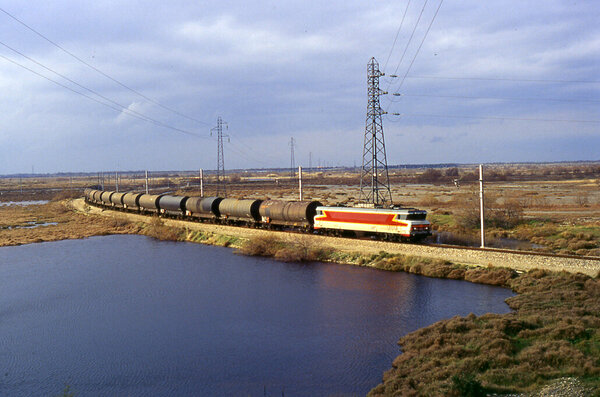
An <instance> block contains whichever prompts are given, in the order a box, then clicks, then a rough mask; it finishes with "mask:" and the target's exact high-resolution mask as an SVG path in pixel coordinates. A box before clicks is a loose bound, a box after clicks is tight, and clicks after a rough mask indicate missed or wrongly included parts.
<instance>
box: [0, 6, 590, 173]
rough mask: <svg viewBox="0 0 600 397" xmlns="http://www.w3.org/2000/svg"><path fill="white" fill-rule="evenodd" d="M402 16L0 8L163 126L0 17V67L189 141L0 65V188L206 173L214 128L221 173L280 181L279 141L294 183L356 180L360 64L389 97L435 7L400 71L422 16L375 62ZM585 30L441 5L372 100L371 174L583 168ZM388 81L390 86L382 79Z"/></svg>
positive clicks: (521, 12) (567, 18) (514, 13)
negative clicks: (271, 171) (462, 167)
mask: <svg viewBox="0 0 600 397" xmlns="http://www.w3.org/2000/svg"><path fill="white" fill-rule="evenodd" d="M406 1H407V0H402V1H397V0H396V1H385V0H384V1H377V2H366V1H359V0H357V1H331V2H307V1H285V2H280V1H254V2H247V1H220V2H189V1H170V2H164V1H126V2H122V1H101V0H100V1H96V2H79V1H59V0H54V1H52V2H39V1H35V0H34V1H31V2H26V3H25V2H17V1H6V2H3V4H2V5H1V6H0V7H1V8H2V9H3V10H4V11H6V12H8V13H10V14H11V15H13V16H14V17H16V18H18V19H19V20H21V21H23V22H25V23H26V24H27V25H29V26H30V27H32V28H33V29H35V30H37V31H38V32H40V33H42V34H43V35H45V36H46V37H47V38H49V39H50V40H52V41H54V42H55V43H57V44H59V45H60V46H62V47H63V48H65V49H67V50H68V51H70V52H72V53H73V54H75V55H77V56H78V57H80V58H81V59H82V60H84V61H85V62H88V63H89V64H91V65H93V66H94V67H96V68H98V69H100V70H102V71H103V72H104V73H106V74H108V75H110V76H111V77H113V78H114V79H117V80H118V81H120V82H121V83H123V84H125V85H127V86H128V87H131V88H133V89H134V90H136V91H138V92H140V93H142V94H143V95H144V96H146V97H148V98H151V99H152V100H154V101H157V102H159V103H160V104H162V105H164V106H166V107H168V108H171V109H174V110H176V111H177V112H178V113H179V114H178V113H174V112H171V111H168V110H166V109H164V108H162V107H160V106H157V105H156V104H154V103H152V102H149V101H147V100H146V99H144V98H143V97H141V96H139V95H136V94H135V93H133V92H131V91H129V90H127V89H125V88H123V87H122V86H120V85H118V84H116V83H115V82H114V81H111V80H110V79H108V78H106V77H104V76H102V75H101V74H99V73H97V72H95V71H93V70H92V69H90V68H89V67H87V66H85V65H84V64H82V63H81V62H79V61H77V60H76V59H74V58H72V57H71V56H69V55H68V54H66V53H64V52H63V51H61V50H60V49H59V48H57V47H55V46H53V45H52V44H51V43H49V42H48V41H45V40H44V39H42V38H40V37H39V36H37V35H36V34H35V33H33V32H32V31H31V30H28V29H27V28H26V27H24V26H23V25H21V24H19V23H18V22H16V21H15V20H14V19H12V18H10V17H9V16H8V15H7V14H6V13H3V12H0V42H1V44H3V45H0V55H1V56H2V57H6V58H8V59H10V60H12V61H14V62H18V63H19V64H21V65H23V66H26V67H27V68H29V69H31V70H33V71H35V72H37V73H39V74H42V75H44V76H46V77H48V78H51V79H53V80H56V81H58V82H60V83H61V84H63V85H65V86H68V87H70V88H72V89H73V90H76V91H79V92H83V93H85V94H86V95H88V96H90V97H93V98H95V99H96V100H97V101H100V102H104V103H107V102H106V99H103V98H100V97H97V96H96V95H94V94H92V93H90V92H87V91H85V90H84V89H82V88H81V87H78V86H77V85H74V84H72V83H71V82H69V81H67V80H64V79H62V78H61V77H59V76H57V75H56V74H53V73H52V72H50V71H48V70H47V69H44V68H43V67H41V66H39V65H38V64H36V63H33V62H31V61H30V60H28V59H25V58H23V57H22V56H21V55H18V54H17V53H15V52H13V51H12V50H10V49H9V48H8V47H6V46H9V47H12V48H13V49H15V50H18V51H19V52H21V53H23V54H25V55H27V56H28V57H30V58H32V59H34V60H35V61H37V62H39V63H40V64H42V65H44V66H46V67H47V68H49V69H52V70H53V71H55V72H57V73H60V74H61V75H64V76H67V77H68V78H69V79H71V80H73V81H75V82H77V83H79V84H80V85H82V86H84V87H86V88H88V89H91V90H93V91H95V92H97V93H100V94H101V95H102V96H104V97H105V98H108V99H110V100H111V101H114V102H116V103H118V104H120V105H122V106H123V107H124V108H126V109H128V110H130V111H133V112H135V113H134V114H136V115H138V116H140V115H145V116H147V117H150V118H152V119H154V120H156V121H157V122H159V123H161V124H164V125H168V126H171V127H173V128H176V129H179V130H183V131H185V132H190V133H191V134H188V133H183V132H178V131H175V130H173V129H168V128H164V127H161V126H159V125H156V123H151V122H147V121H144V120H141V119H140V118H135V117H131V116H130V115H128V114H127V112H126V111H124V110H123V109H121V110H115V109H111V108H109V107H107V106H102V105H100V104H99V103H97V102H94V101H92V100H90V99H88V98H86V97H83V96H81V95H77V94H75V93H73V92H71V91H69V90H67V89H65V88H63V87H60V86H58V85H56V84H54V83H52V82H50V81H48V80H46V79H44V78H42V77H40V76H39V75H37V74H34V73H32V72H31V71H29V70H26V69H24V68H22V67H20V66H17V65H15V64H14V63H11V62H10V61H8V60H7V59H6V58H0V90H1V92H2V95H1V96H0V108H1V109H2V111H1V113H0V114H1V116H0V174H11V173H24V172H31V169H32V167H33V168H34V170H35V172H61V171H102V170H105V171H108V170H115V169H118V170H139V169H150V170H165V169H169V170H175V169H186V170H189V169H198V168H204V169H214V168H215V166H216V141H215V139H214V137H211V136H210V128H211V127H212V126H214V125H215V124H216V119H217V117H218V116H222V117H223V119H224V120H225V121H227V122H228V125H229V129H228V130H227V133H228V135H229V136H230V141H231V142H227V143H226V146H225V166H226V168H228V169H232V168H264V167H287V166H289V162H290V160H289V158H290V152H289V146H288V142H289V139H290V137H294V138H295V140H296V142H297V148H296V153H295V157H296V165H304V166H308V162H309V155H312V165H313V166H316V165H318V164H319V163H320V164H322V165H332V166H333V165H353V164H357V165H360V161H361V157H362V144H363V135H364V127H365V126H364V124H365V112H366V105H367V98H366V65H367V62H368V61H369V59H370V58H371V57H373V56H374V57H376V58H377V60H378V61H379V63H380V66H381V68H382V69H384V67H385V70H384V71H385V72H386V74H387V75H388V76H386V77H382V79H381V87H382V88H383V89H388V90H389V92H390V94H391V93H393V92H398V89H399V82H400V81H401V80H402V77H403V76H404V75H405V73H406V72H407V70H408V67H409V64H410V62H411V61H412V59H413V57H414V55H415V53H416V51H417V47H418V46H419V44H420V43H421V40H422V38H423V36H424V34H425V30H426V29H427V26H428V25H429V23H430V21H431V20H432V18H433V15H434V13H435V11H436V8H437V7H438V5H439V0H432V1H429V2H428V3H427V6H426V7H425V9H424V12H423V15H422V17H421V21H420V23H419V24H418V26H417V29H416V31H415V34H414V38H413V40H412V41H411V43H410V45H409V46H408V48H407V50H406V55H405V57H404V59H403V61H402V63H400V59H401V56H402V53H403V51H404V49H405V46H406V44H407V42H408V38H409V36H410V34H411V32H412V29H413V26H415V23H416V21H417V18H418V17H419V13H420V11H421V9H422V7H423V4H424V1H425V0H413V1H412V2H411V4H410V7H409V9H408V13H407V18H406V20H405V22H404V25H403V27H402V29H401V31H400V35H399V36H398V40H397V43H396V45H395V47H394V50H393V52H391V56H390V57H389V61H387V60H388V56H389V55H390V50H391V48H392V43H393V41H394V37H395V35H396V32H397V30H398V27H399V26H400V21H401V20H402V15H403V13H404V10H405V7H406V4H407V3H406ZM598 20H600V3H598V2H595V1H588V2H575V3H574V2H567V1H546V0H544V1H542V0H539V1H527V2H524V1H513V2H506V1H485V2H482V1H477V0H468V1H462V0H461V1H456V0H446V1H444V3H443V4H442V6H441V8H440V11H439V14H438V15H437V17H436V18H435V21H434V23H433V25H432V27H431V31H430V32H429V34H428V36H427V38H426V40H425V42H424V44H423V47H422V48H421V50H420V52H419V54H418V56H417V57H416V59H415V61H414V64H413V65H412V68H411V70H410V72H409V73H408V75H407V78H406V80H405V81H404V83H403V84H402V87H401V89H400V93H402V94H403V96H399V97H398V96H392V95H387V96H384V97H382V99H381V101H382V106H383V108H384V109H385V110H387V111H388V112H389V113H390V114H388V115H386V116H384V120H383V122H384V128H385V137H386V143H387V149H388V163H390V164H405V163H410V164H415V163H447V162H461V163H466V162H468V163H471V162H483V163H486V162H513V161H563V160H599V159H600V155H599V154H598V153H599V152H600V151H599V150H598V148H600V133H599V132H600V112H599V110H598V109H599V106H598V105H599V104H600V72H599V70H600V27H599V26H598ZM386 61H387V63H386ZM396 70H397V72H396V74H397V75H399V76H400V77H399V78H390V77H389V75H390V74H393V73H394V71H396ZM431 77H438V78H431ZM440 77H460V78H468V79H445V78H440ZM486 79H488V80H486ZM534 80H535V81H534ZM109 105H110V106H111V107H117V108H118V106H117V105H115V104H114V103H109ZM391 113H401V114H402V116H394V115H392V114H391ZM182 115H185V116H188V117H191V118H192V119H195V120H197V121H195V120H191V119H190V118H186V117H184V116H182ZM140 117H143V116H140ZM481 117H483V118H481ZM485 117H489V118H485ZM559 120H564V121H559Z"/></svg>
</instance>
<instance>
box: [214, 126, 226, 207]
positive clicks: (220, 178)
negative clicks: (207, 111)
mask: <svg viewBox="0 0 600 397" xmlns="http://www.w3.org/2000/svg"><path fill="white" fill-rule="evenodd" d="M223 124H225V125H226V126H227V123H226V122H224V121H223V119H221V116H219V117H218V118H217V126H216V127H213V128H212V129H211V130H210V135H212V133H213V131H214V132H215V133H216V134H217V193H216V195H217V196H221V195H222V196H223V197H226V196H227V184H226V182H225V158H224V156H223V137H227V138H228V137H229V135H224V134H223Z"/></svg>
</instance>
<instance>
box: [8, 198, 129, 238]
mask: <svg viewBox="0 0 600 397" xmlns="http://www.w3.org/2000/svg"><path fill="white" fill-rule="evenodd" d="M32 223H34V224H45V223H56V224H55V225H49V226H40V227H36V228H19V226H25V225H27V224H32ZM139 230H140V228H139V226H138V225H137V224H134V223H131V222H128V221H124V220H122V219H120V218H115V217H107V216H96V215H91V214H84V213H81V212H77V211H74V210H73V209H72V208H70V207H69V206H68V204H67V202H66V201H52V202H49V203H48V204H43V205H31V206H3V207H0V246H9V245H21V244H29V243H36V242H43V241H57V240H65V239H75V238H84V237H90V236H98V235H106V234H132V233H137V232H138V231H139Z"/></svg>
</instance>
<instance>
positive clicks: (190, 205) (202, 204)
mask: <svg viewBox="0 0 600 397" xmlns="http://www.w3.org/2000/svg"><path fill="white" fill-rule="evenodd" d="M221 201H223V198H221V197H190V198H188V200H187V201H186V202H185V210H186V211H185V213H186V215H187V216H192V217H195V218H201V219H215V218H218V217H219V216H220V215H221V214H220V212H219V204H220V203H221Z"/></svg>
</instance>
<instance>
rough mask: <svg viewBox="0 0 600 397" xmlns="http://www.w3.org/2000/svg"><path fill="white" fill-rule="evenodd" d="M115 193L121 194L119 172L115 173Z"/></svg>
mask: <svg viewBox="0 0 600 397" xmlns="http://www.w3.org/2000/svg"><path fill="white" fill-rule="evenodd" d="M115 192H117V193H119V172H118V171H115Z"/></svg>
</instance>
